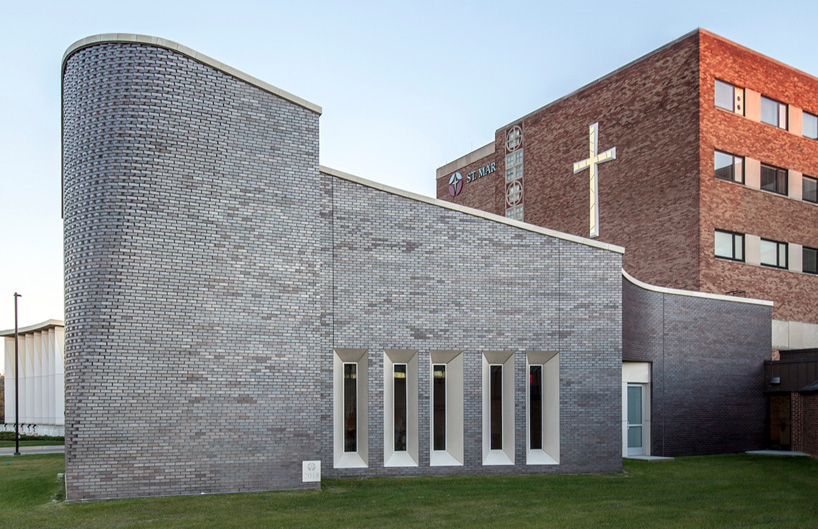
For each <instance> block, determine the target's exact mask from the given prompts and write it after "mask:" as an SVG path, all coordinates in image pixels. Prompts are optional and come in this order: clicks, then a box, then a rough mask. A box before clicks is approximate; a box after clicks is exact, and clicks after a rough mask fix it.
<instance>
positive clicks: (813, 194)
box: [801, 176, 818, 202]
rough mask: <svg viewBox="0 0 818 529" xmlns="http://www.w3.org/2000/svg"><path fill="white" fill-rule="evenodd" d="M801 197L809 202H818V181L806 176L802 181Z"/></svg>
mask: <svg viewBox="0 0 818 529" xmlns="http://www.w3.org/2000/svg"><path fill="white" fill-rule="evenodd" d="M801 197H802V198H803V199H804V200H806V201H808V202H818V180H815V179H813V178H808V177H806V176H805V177H804V178H803V179H802V180H801Z"/></svg>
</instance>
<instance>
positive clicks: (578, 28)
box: [0, 0, 818, 329]
mask: <svg viewBox="0 0 818 529" xmlns="http://www.w3.org/2000/svg"><path fill="white" fill-rule="evenodd" d="M697 27H702V28H705V29H708V30H710V31H712V32H714V33H717V34H719V35H722V36H723V37H726V38H728V39H730V40H733V41H735V42H738V43H739V44H742V45H744V46H747V47H749V48H752V49H754V50H756V51H759V52H761V53H763V54H765V55H768V56H770V57H773V58H775V59H778V60H780V61H783V62H785V63H787V64H790V65H792V66H794V67H796V68H799V69H801V70H804V71H806V72H808V73H812V74H815V75H818V39H816V31H818V30H816V28H818V9H816V5H815V3H814V2H806V1H805V2H786V1H784V2H778V3H773V2H769V1H765V2H755V1H744V2H719V1H714V0H709V1H700V0H688V1H676V2H668V3H663V2H661V1H659V0H654V1H636V2H613V1H595V0H590V1H589V0H586V1H582V2H568V1H560V2H551V1H540V2H529V1H516V2H511V1H510V2H497V1H492V2H482V1H481V2H451V1H445V0H441V1H437V2H356V1H352V0H349V1H343V2H342V1H336V2H312V1H308V0H302V1H295V2H294V1H291V0H288V1H286V2H276V1H268V2H261V1H259V2H249V1H241V0H238V1H232V2H224V1H222V2H212V1H206V0H202V1H198V2H173V1H172V0H164V1H154V0H140V1H138V2H130V1H122V2H119V1H114V0H107V1H105V2H91V1H84V0H72V1H60V2H34V1H33V2H21V1H17V0H15V1H8V0H0V29H1V31H0V199H1V200H0V204H2V206H0V226H1V227H2V228H1V229H2V241H3V252H2V254H3V255H2V258H0V329H8V328H12V327H13V326H14V313H13V307H14V300H13V297H12V295H13V293H14V292H15V291H17V292H20V293H21V294H22V295H23V297H22V298H20V322H19V323H20V326H26V325H31V324H34V323H38V322H41V321H44V320H46V319H49V318H58V319H62V318H63V315H64V310H63V266H62V259H63V255H62V220H61V218H60V65H61V62H62V56H63V53H64V51H65V49H66V48H67V47H68V46H69V45H71V44H72V43H73V42H75V41H76V40H79V39H81V38H83V37H86V36H89V35H96V34H100V33H139V34H144V35H152V36H159V37H164V38H167V39H170V40H173V41H176V42H178V43H181V44H184V45H185V46H188V47H190V48H193V49H194V50H196V51H199V52H201V53H204V54H206V55H209V56H211V57H213V58H214V59H217V60H219V61H221V62H224V63H226V64H228V65H230V66H233V67H235V68H237V69H239V70H241V71H243V72H246V73H248V74H250V75H252V76H254V77H257V78H259V79H262V80H264V81H266V82H268V83H270V84H273V85H275V86H278V87H280V88H282V89H284V90H286V91H288V92H291V93H293V94H295V95H298V96H300V97H302V98H304V99H307V100H308V101H311V102H313V103H316V104H318V105H321V106H322V107H323V109H324V114H323V115H322V117H321V120H320V126H321V136H320V138H321V163H322V164H323V165H327V166H330V167H333V168H335V169H340V170H342V171H345V172H348V173H352V174H355V175H358V176H361V177H364V178H367V179H370V180H375V181H379V182H383V183H385V184H389V185H392V186H395V187H399V188H402V189H407V190H410V191H414V192H417V193H421V194H424V195H429V196H433V195H434V181H435V169H436V168H437V167H439V166H441V165H443V164H445V163H447V162H449V161H451V160H453V159H456V158H458V157H460V156H461V155H463V154H466V153H467V152H469V151H471V150H473V149H476V148H478V147H481V146H483V145H485V144H487V143H489V142H490V141H493V139H494V131H495V130H496V129H497V128H500V127H502V126H503V125H505V124H507V123H509V122H510V121H512V120H514V119H516V118H518V117H521V116H523V115H524V114H527V113H528V112H531V111H532V110H534V109H536V108H539V107H541V106H543V105H544V104H546V103H548V102H550V101H552V100H554V99H556V98H559V97H561V96H563V95H565V94H567V93H569V92H572V91H573V90H575V89H577V88H579V87H580V86H582V85H584V84H586V83H588V82H590V81H592V80H594V79H596V78H598V77H600V76H602V75H604V74H606V73H608V72H610V71H612V70H614V69H616V68H618V67H620V66H623V65H624V64H626V63H628V62H630V61H632V60H633V59H636V58H638V57H640V56H641V55H644V54H645V53H648V52H650V51H652V50H654V49H656V48H658V47H660V46H662V45H663V44H666V43H667V42H669V41H671V40H674V39H676V38H678V37H680V36H682V35H684V34H685V33H688V32H689V31H692V30H693V29H695V28H697ZM816 106H818V103H817V105H816Z"/></svg>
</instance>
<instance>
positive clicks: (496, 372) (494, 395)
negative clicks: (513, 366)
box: [489, 365, 503, 450]
mask: <svg viewBox="0 0 818 529" xmlns="http://www.w3.org/2000/svg"><path fill="white" fill-rule="evenodd" d="M490 367H491V369H490V372H489V388H490V389H489V402H490V408H489V424H490V425H491V428H490V432H491V449H492V450H502V449H503V366H501V365H494V366H490Z"/></svg>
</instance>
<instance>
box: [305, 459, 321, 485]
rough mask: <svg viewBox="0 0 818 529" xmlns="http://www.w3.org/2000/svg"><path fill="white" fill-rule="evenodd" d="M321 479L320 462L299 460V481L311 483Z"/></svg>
mask: <svg viewBox="0 0 818 529" xmlns="http://www.w3.org/2000/svg"><path fill="white" fill-rule="evenodd" d="M316 481H321V462H320V461H302V462H301V482H302V483H313V482H316Z"/></svg>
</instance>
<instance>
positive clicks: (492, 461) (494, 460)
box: [483, 450, 514, 466]
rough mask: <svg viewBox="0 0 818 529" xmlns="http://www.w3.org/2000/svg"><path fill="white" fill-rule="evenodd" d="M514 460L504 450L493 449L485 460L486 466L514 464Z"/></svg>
mask: <svg viewBox="0 0 818 529" xmlns="http://www.w3.org/2000/svg"><path fill="white" fill-rule="evenodd" d="M513 464H514V461H512V460H511V458H510V457H508V455H507V454H506V453H505V452H504V451H502V450H491V451H490V452H489V453H488V455H486V458H485V459H484V460H483V465H485V466H497V465H513Z"/></svg>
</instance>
